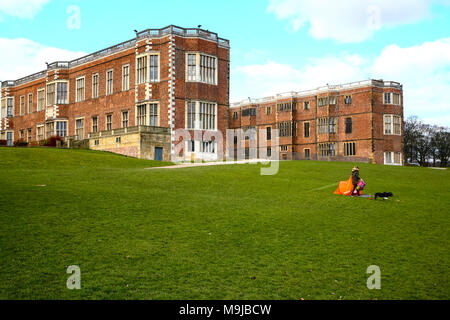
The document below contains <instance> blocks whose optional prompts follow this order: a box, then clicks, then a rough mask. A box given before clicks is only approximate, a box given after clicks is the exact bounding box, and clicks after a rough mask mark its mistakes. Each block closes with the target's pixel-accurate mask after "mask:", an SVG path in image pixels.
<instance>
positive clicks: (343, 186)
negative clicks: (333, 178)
mask: <svg viewBox="0 0 450 320" xmlns="http://www.w3.org/2000/svg"><path fill="white" fill-rule="evenodd" d="M352 190H353V183H352V177H350V179H348V180H347V181H341V182H339V186H338V188H337V189H336V191H335V192H334V194H339V195H343V196H349V195H350V193H351V192H352ZM360 194H362V192H360Z"/></svg>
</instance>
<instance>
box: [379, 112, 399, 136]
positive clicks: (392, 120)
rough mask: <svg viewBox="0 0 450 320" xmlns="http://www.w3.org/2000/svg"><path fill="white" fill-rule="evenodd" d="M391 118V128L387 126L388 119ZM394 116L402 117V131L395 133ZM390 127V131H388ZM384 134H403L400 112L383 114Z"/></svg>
mask: <svg viewBox="0 0 450 320" xmlns="http://www.w3.org/2000/svg"><path fill="white" fill-rule="evenodd" d="M388 118H389V119H390V123H389V124H390V128H387V126H386V119H388ZM394 118H400V120H399V121H400V132H398V133H395V125H394ZM387 129H389V131H387ZM383 134H384V135H385V136H401V135H402V117H401V116H400V115H398V114H384V115H383Z"/></svg>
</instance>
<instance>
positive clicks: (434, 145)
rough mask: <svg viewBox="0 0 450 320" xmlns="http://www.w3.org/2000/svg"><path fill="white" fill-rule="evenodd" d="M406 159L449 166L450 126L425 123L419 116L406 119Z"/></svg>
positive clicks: (414, 162) (421, 163)
mask: <svg viewBox="0 0 450 320" xmlns="http://www.w3.org/2000/svg"><path fill="white" fill-rule="evenodd" d="M404 130H405V132H404V133H405V134H404V136H405V145H404V154H405V160H406V162H407V163H409V164H419V165H421V166H441V167H447V166H448V163H449V157H450V128H449V127H439V126H433V125H429V124H426V123H423V122H422V121H421V120H420V119H418V118H417V117H415V116H414V117H410V118H408V119H407V120H406V121H405V128H404Z"/></svg>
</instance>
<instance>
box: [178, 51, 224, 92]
mask: <svg viewBox="0 0 450 320" xmlns="http://www.w3.org/2000/svg"><path fill="white" fill-rule="evenodd" d="M186 61H187V63H186V81H192V82H195V81H198V82H203V83H207V84H213V85H217V57H215V56H210V55H206V54H203V53H198V52H197V53H187V54H186Z"/></svg>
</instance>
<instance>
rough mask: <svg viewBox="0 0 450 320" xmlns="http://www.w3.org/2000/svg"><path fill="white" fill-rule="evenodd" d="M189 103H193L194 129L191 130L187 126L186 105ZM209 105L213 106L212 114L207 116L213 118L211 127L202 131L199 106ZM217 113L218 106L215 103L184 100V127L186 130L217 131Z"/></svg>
mask: <svg viewBox="0 0 450 320" xmlns="http://www.w3.org/2000/svg"><path fill="white" fill-rule="evenodd" d="M190 103H195V112H194V128H191V126H189V125H188V116H187V114H188V105H189V104H190ZM202 103H203V104H209V105H213V113H212V114H209V113H207V114H208V115H209V116H212V117H213V118H214V123H213V127H212V128H209V129H203V126H202V122H201V121H200V106H201V104H202ZM218 112H219V105H218V104H217V102H211V101H205V100H186V102H185V115H186V116H185V117H184V118H185V123H184V127H185V129H187V130H202V131H218V125H219V121H218Z"/></svg>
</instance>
